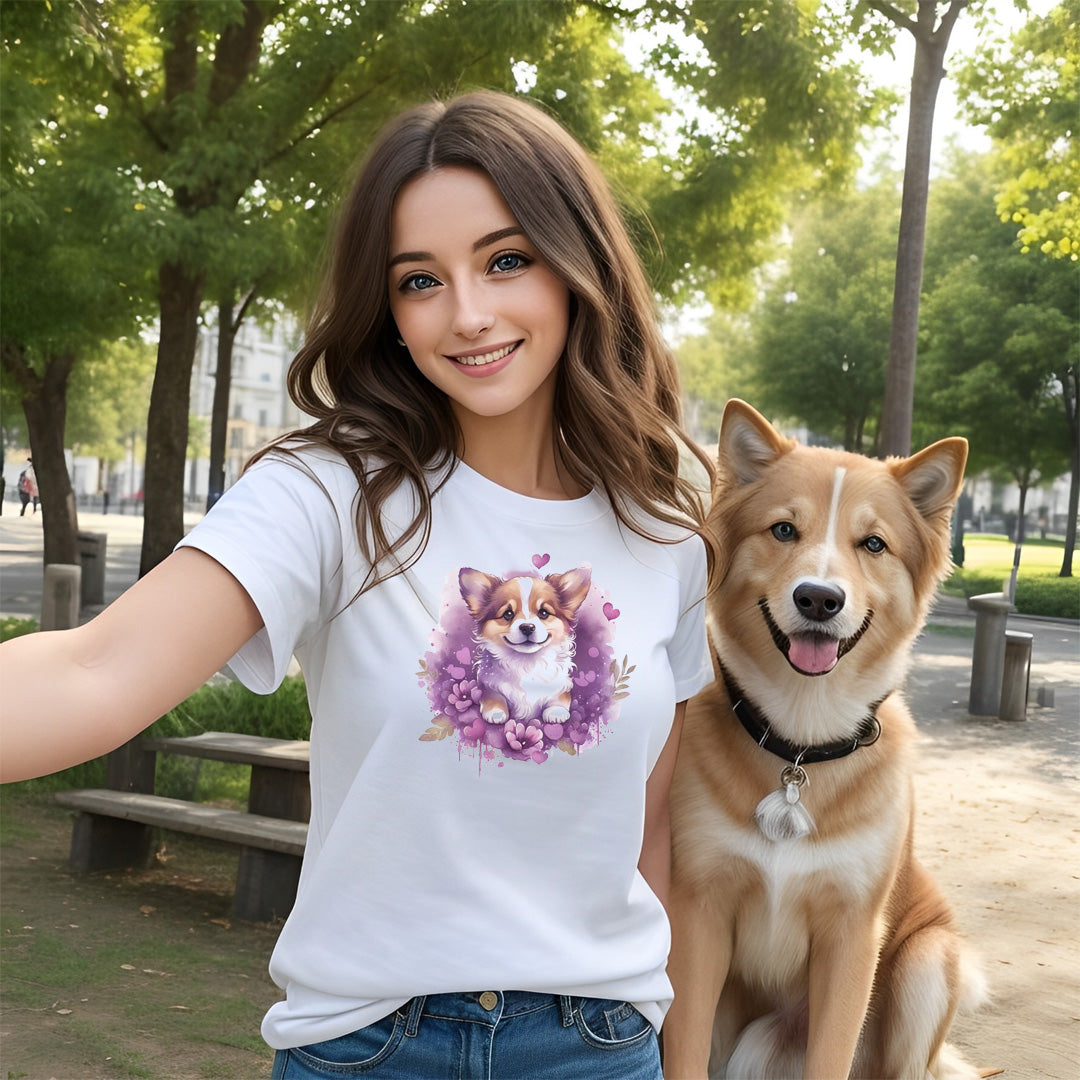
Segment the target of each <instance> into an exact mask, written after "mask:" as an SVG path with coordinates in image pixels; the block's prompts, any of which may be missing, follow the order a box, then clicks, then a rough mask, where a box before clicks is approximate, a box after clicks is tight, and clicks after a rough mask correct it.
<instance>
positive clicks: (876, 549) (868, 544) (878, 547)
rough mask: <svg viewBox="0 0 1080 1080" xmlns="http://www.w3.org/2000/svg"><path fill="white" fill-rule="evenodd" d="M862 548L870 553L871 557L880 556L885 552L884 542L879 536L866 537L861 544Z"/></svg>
mask: <svg viewBox="0 0 1080 1080" xmlns="http://www.w3.org/2000/svg"><path fill="white" fill-rule="evenodd" d="M862 546H863V547H864V548H866V550H867V551H869V552H870V554H871V555H880V554H881V553H882V552H883V551H884V550H885V541H884V540H882V539H881V537H880V536H868V537H867V538H866V539H865V540H864V541H863V542H862Z"/></svg>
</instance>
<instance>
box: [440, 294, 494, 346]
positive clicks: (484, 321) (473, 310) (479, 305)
mask: <svg viewBox="0 0 1080 1080" xmlns="http://www.w3.org/2000/svg"><path fill="white" fill-rule="evenodd" d="M486 295H487V294H486V293H485V291H484V290H483V289H482V288H480V287H477V286H459V287H458V288H457V289H456V290H455V294H454V301H455V302H454V319H453V324H452V327H451V329H452V330H453V331H454V333H455V334H457V335H458V337H463V338H468V339H470V340H471V339H473V338H478V337H479V336H480V335H481V334H483V333H484V332H485V331H487V330H490V329H491V327H492V326H493V325H494V323H495V316H494V315H493V314H492V312H491V310H490V305H489V304H488V303H487V302H486Z"/></svg>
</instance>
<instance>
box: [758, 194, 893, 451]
mask: <svg viewBox="0 0 1080 1080" xmlns="http://www.w3.org/2000/svg"><path fill="white" fill-rule="evenodd" d="M898 212H899V199H898V193H897V187H896V178H895V177H893V176H891V175H890V176H886V177H884V178H883V179H881V180H879V181H878V183H877V184H875V185H874V186H873V187H871V188H869V189H867V190H861V191H853V192H850V193H848V194H846V195H834V196H832V197H830V198H828V199H827V200H824V201H822V202H820V203H815V204H813V205H810V206H807V207H805V208H804V209H803V211H802V213H801V214H800V215H799V217H798V218H797V219H796V220H795V221H794V222H793V224H792V227H791V242H790V247H789V248H788V250H787V253H786V254H787V258H786V260H785V262H784V263H783V264H782V265H777V266H776V267H774V268H773V270H772V273H771V274H770V276H769V277H768V279H767V280H766V281H765V283H764V288H763V290H762V293H761V298H760V300H759V302H758V304H757V305H756V306H755V308H754V309H753V310H752V312H751V315H750V334H751V337H752V345H751V347H750V360H749V364H747V365H744V370H745V368H746V367H749V371H748V372H747V374H745V375H744V377H743V378H742V379H741V380H740V382H741V386H740V392H741V396H744V397H747V398H748V400H749V401H750V402H751V403H752V404H754V405H755V407H758V408H760V409H762V410H764V411H765V412H767V413H770V414H772V415H776V416H781V417H784V418H790V419H793V420H796V421H799V422H801V423H804V424H806V425H807V426H808V427H809V428H810V429H811V430H812V431H813V432H815V433H816V434H817V435H820V436H824V437H828V438H831V439H833V440H835V441H836V442H839V443H841V444H842V445H843V446H845V447H847V448H848V449H852V450H869V449H870V448H871V447H872V446H873V443H874V437H875V433H876V429H877V418H878V414H879V412H880V408H881V396H882V391H883V385H884V371H885V362H886V359H887V357H888V351H889V327H890V319H891V308H892V278H893V268H894V260H895V253H896V227H897V214H898Z"/></svg>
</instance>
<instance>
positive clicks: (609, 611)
mask: <svg viewBox="0 0 1080 1080" xmlns="http://www.w3.org/2000/svg"><path fill="white" fill-rule="evenodd" d="M621 614H622V612H621V611H619V609H618V608H617V607H615V605H614V604H605V605H604V617H605V618H606V619H607V620H608V622H614V621H615V620H616V619H617V618H618V617H619V616H620V615H621Z"/></svg>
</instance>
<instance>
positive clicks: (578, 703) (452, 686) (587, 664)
mask: <svg viewBox="0 0 1080 1080" xmlns="http://www.w3.org/2000/svg"><path fill="white" fill-rule="evenodd" d="M549 560H550V556H548V555H547V554H537V555H533V556H532V559H531V562H532V568H530V569H528V570H512V571H510V572H508V573H506V574H503V575H502V577H503V578H504V579H509V578H535V579H537V580H538V581H539V580H543V578H544V576H545V575H544V574H543V573H542V571H543V570H544V569H548V568H549V567H548V563H549ZM620 614H621V612H620V611H619V609H618V608H617V607H615V605H614V604H613V603H612V602H611V600H610V599H609V597H608V596H607V594H606V593H605V592H604V591H603V590H602V589H600V588H599V587H598V586H596V585H595V584H592V585H591V586H590V588H589V591H588V594H587V595H586V597H585V599H584V600H583V601H582V602H581V604H580V606H579V607H578V609H577V611H576V614H575V617H574V620H573V630H574V647H573V653H572V656H573V659H572V668H571V676H570V677H571V688H570V706H569V713H570V715H569V717H567V718H566V719H565V721H564V722H561V723H545V722H544V721H543V719H542V718H541V717H539V716H514V715H511V716H510V717H509V718H508V719H506V720H505V721H503V722H499V723H489V722H487V721H485V720H484V717H483V716H482V715H481V712H480V702H481V699H482V698H483V697H484V695H485V693H486V692H487V690H488V687H485V686H484V685H482V682H481V678H482V676H481V667H482V665H481V663H480V660H481V656H482V647H481V645H480V643H479V641H478V638H477V624H476V620H475V619H474V618H473V616H472V614H471V613H470V611H469V608H468V605H467V604H466V602H465V600H464V599H463V598H462V595H461V589H460V586H459V580H458V573H456V572H455V573H453V574H451V575H449V577H448V578H447V583H446V587H445V589H444V592H443V602H442V614H441V616H440V619H439V625H438V626H437V627H435V629H434V630H433V632H432V639H431V649H430V650H429V651H428V652H427V653H425V654H424V656H423V658H422V659H421V661H420V669H419V670H418V671H417V673H416V674H417V679H418V682H419V685H420V686H421V687H422V688H424V689H425V691H426V693H427V697H428V701H429V702H430V704H431V712H432V715H433V720H432V723H431V726H430V727H428V729H427V730H426V731H425V732H424V733H423V734H422V735H420V736H419V738H420V741H421V742H441V741H443V740H444V739H448V738H456V740H457V744H458V753H459V756H461V757H464V756H468V757H471V758H475V759H477V760H478V761H479V762H480V764H481V765H482V764H483V763H484V762H491V763H494V764H497V765H499V766H502V765H503V764H504V763H505V761H506V760H507V759H509V760H512V761H529V762H534V763H536V764H541V763H543V762H545V761H547V760H548V758H549V757H550V756H551V755H552V754H553V753H556V752H558V753H564V754H569V755H571V756H574V755H577V754H579V753H582V752H583V751H587V750H589V749H591V748H592V747H595V746H597V745H598V744H599V743H600V742H601V741H602V740H603V738H604V735H605V734H606V732H607V730H608V728H609V726H610V725H611V724H612V723H613V721H614V720H615V719H616V717H617V716H618V713H619V703H620V702H621V701H622V699H623V698H625V697H627V696H628V694H629V684H630V675H631V674H632V672H633V671H634V665H633V664H631V663H630V662H629V658H628V657H626V656H624V657H622V658H621V660H620V659H618V658H617V656H616V653H615V648H614V639H615V629H616V620H617V619H618V618H619V615H620Z"/></svg>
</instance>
